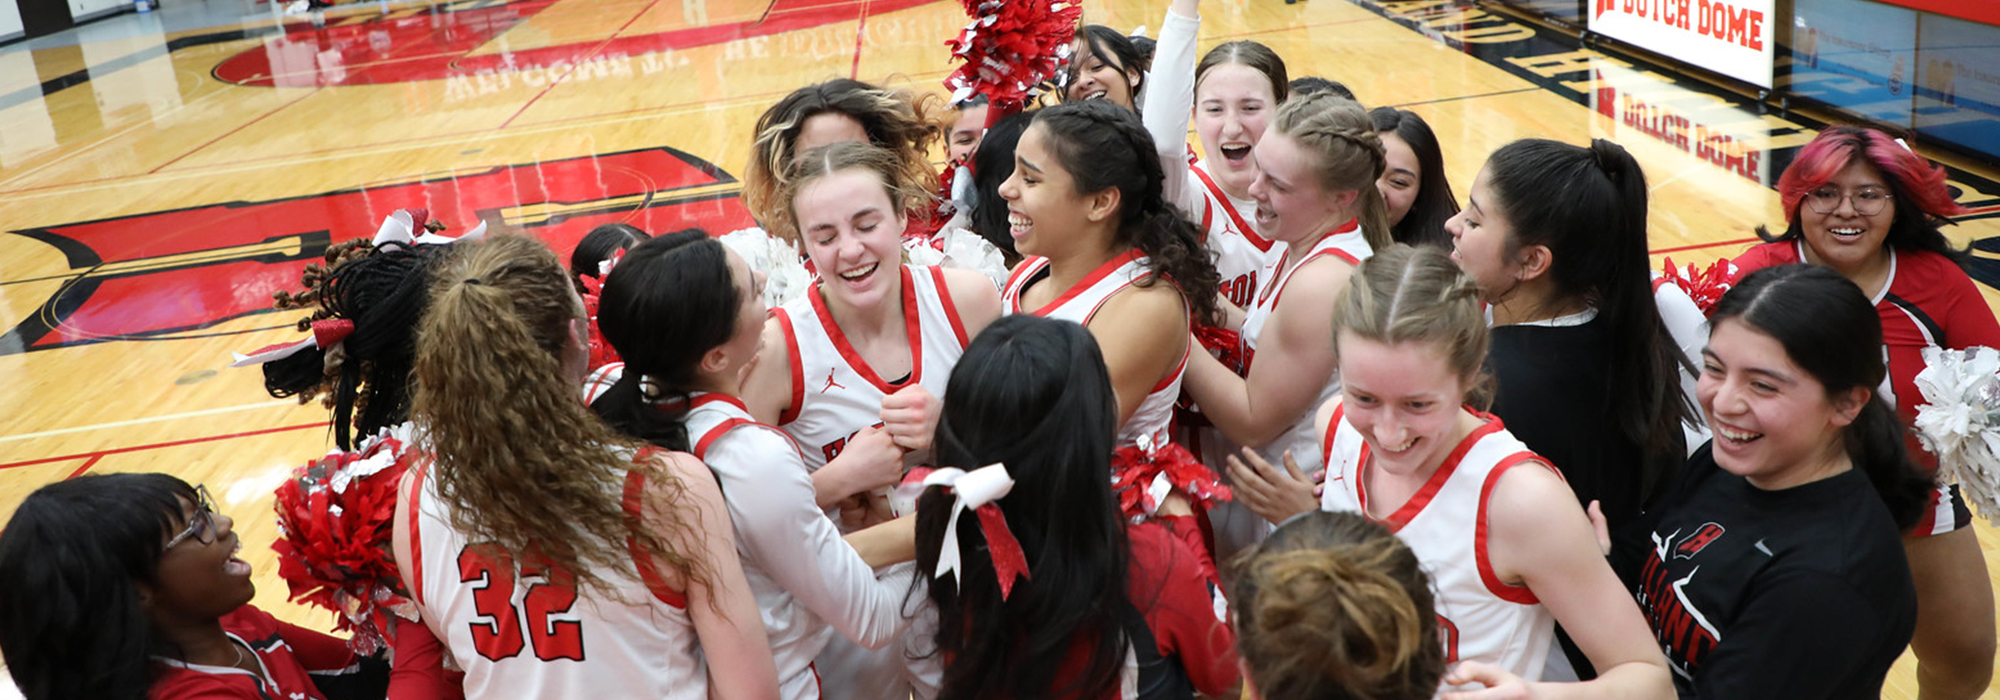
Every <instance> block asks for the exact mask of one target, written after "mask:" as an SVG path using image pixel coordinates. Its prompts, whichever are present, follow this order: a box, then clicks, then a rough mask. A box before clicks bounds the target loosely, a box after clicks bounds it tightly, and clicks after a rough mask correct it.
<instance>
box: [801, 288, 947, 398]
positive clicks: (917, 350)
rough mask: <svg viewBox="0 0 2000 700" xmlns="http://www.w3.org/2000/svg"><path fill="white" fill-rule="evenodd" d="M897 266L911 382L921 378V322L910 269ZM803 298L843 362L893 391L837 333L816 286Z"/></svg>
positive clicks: (885, 389)
mask: <svg viewBox="0 0 2000 700" xmlns="http://www.w3.org/2000/svg"><path fill="white" fill-rule="evenodd" d="M900 269H901V270H902V273H903V326H904V334H905V335H907V336H908V338H909V343H910V378H909V380H908V382H906V383H908V384H915V383H918V382H921V381H923V378H924V341H923V333H922V332H921V330H920V329H921V328H922V326H923V324H922V323H920V322H919V321H918V317H917V289H916V283H915V282H914V281H913V280H911V279H910V268H909V266H907V265H906V266H903V267H901V268H900ZM806 297H807V298H809V299H811V300H812V307H813V314H814V315H815V316H817V317H818V318H819V323H820V326H821V327H822V328H824V329H826V337H828V338H830V339H832V340H833V349H834V350H837V351H839V352H840V357H841V359H844V360H846V361H847V367H848V369H852V370H854V373H855V374H858V375H861V379H862V380H863V381H866V382H868V383H869V384H873V385H875V388H877V389H880V390H882V393H884V394H894V393H896V389H897V386H896V385H894V384H890V383H888V382H885V381H882V377H881V375H878V374H876V373H875V368H874V367H870V366H868V360H866V359H864V358H862V357H861V353H859V352H856V351H855V350H854V344H852V343H849V342H847V334H845V333H842V332H840V324H839V323H837V322H835V321H834V320H833V312H832V311H829V310H827V308H826V298H825V297H824V296H822V295H821V294H820V292H819V286H818V285H813V287H812V288H811V289H808V290H806ZM793 347H797V344H796V343H794V344H793Z"/></svg>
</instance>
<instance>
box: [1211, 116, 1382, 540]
mask: <svg viewBox="0 0 2000 700" xmlns="http://www.w3.org/2000/svg"><path fill="white" fill-rule="evenodd" d="M1255 151H1256V156H1257V164H1258V168H1259V170H1258V175H1257V179H1256V180H1255V181H1254V182H1252V183H1251V184H1250V193H1251V195H1252V196H1254V197H1256V198H1257V212H1258V216H1257V218H1258V219H1259V220H1260V221H1263V222H1265V225H1264V233H1265V234H1266V235H1269V236H1270V237H1271V239H1272V240H1273V241H1275V242H1278V243H1280V244H1283V245H1284V249H1283V250H1282V251H1280V252H1279V254H1278V255H1277V256H1276V257H1275V258H1274V259H1273V260H1272V262H1271V263H1270V265H1269V267H1268V268H1267V270H1268V273H1267V274H1265V275H1264V276H1263V278H1264V283H1263V285H1262V287H1263V288H1262V289H1261V290H1259V291H1258V293H1257V296H1256V299H1255V303H1254V304H1253V305H1252V306H1251V307H1250V308H1249V309H1247V310H1246V312H1245V314H1244V318H1243V328H1242V341H1241V342H1242V355H1243V357H1244V358H1245V364H1247V365H1248V372H1247V373H1246V375H1245V376H1241V377H1239V376H1237V375H1236V373H1235V372H1232V371H1230V369H1229V368H1228V367H1225V366H1223V364H1222V363H1221V362H1218V361H1216V359H1215V358H1213V357H1210V356H1208V354H1207V353H1196V354H1195V355H1194V356H1193V357H1192V358H1191V359H1190V360H1189V362H1188V380H1187V390H1188V395H1189V396H1192V397H1194V401H1195V403H1196V404H1197V405H1199V406H1200V407H1201V412H1202V415H1204V416H1206V417H1207V418H1208V420H1209V421H1210V422H1212V423H1214V424H1215V427H1216V428H1217V429H1218V430H1220V431H1221V432H1222V434H1223V436H1224V437H1226V438H1228V440H1229V441H1230V442H1234V443H1236V444H1239V445H1243V446H1245V447H1246V448H1250V449H1249V450H1245V453H1246V454H1247V453H1249V452H1250V451H1251V450H1254V451H1255V452H1256V453H1257V454H1258V455H1259V456H1261V459H1251V460H1250V462H1249V464H1247V465H1246V464H1243V463H1240V462H1236V461H1235V460H1236V458H1235V457H1234V456H1231V457H1229V459H1230V460H1231V461H1232V469H1231V471H1232V474H1231V475H1232V478H1233V479H1234V481H1235V482H1237V483H1246V484H1247V485H1248V488H1239V489H1238V491H1241V492H1242V494H1241V501H1240V502H1241V503H1242V505H1243V506H1244V507H1246V508H1250V509H1252V511H1254V510H1255V509H1257V508H1264V509H1265V512H1267V513H1268V514H1270V515H1272V516H1278V515H1279V513H1283V514H1284V515H1289V514H1290V513H1291V512H1294V511H1296V510H1298V507H1299V506H1303V505H1309V504H1310V500H1303V501H1299V502H1296V503H1294V504H1292V506H1291V507H1290V508H1281V509H1276V510H1272V509H1271V504H1269V503H1268V502H1267V501H1268V500H1269V499H1268V495H1267V494H1266V493H1265V492H1264V491H1261V490H1259V489H1258V487H1259V486H1260V485H1262V484H1264V483H1265V482H1266V481H1267V480H1268V478H1269V477H1265V476H1260V475H1257V474H1255V473H1253V472H1252V470H1253V469H1255V468H1256V466H1257V465H1259V464H1287V462H1288V461H1295V463H1296V464H1304V465H1316V464H1319V463H1320V461H1321V459H1320V452H1319V445H1318V444H1317V442H1316V441H1315V440H1314V436H1313V428H1312V417H1313V411H1314V409H1316V408H1318V407H1319V406H1320V405H1321V404H1324V403H1326V402H1327V401H1329V400H1331V399H1332V398H1333V397H1334V396H1335V395H1336V394H1339V393H1340V375H1339V373H1337V372H1336V371H1335V367H1334V359H1333V350H1332V348H1331V347H1329V346H1328V344H1327V339H1328V338H1331V337H1333V321H1332V318H1333V307H1334V303H1335V301H1336V300H1338V299H1339V298H1340V293H1341V290H1342V289H1344V288H1345V287H1346V286H1347V278H1348V276H1349V275H1351V274H1352V273H1353V271H1354V266H1356V265H1359V264H1361V261H1363V260H1366V259H1367V258H1368V256H1369V255H1370V254H1371V252H1372V251H1373V250H1375V248H1376V247H1377V246H1380V245H1384V244H1386V243H1388V236H1389V228H1388V224H1387V223H1386V214H1385V210H1384V207H1383V204H1382V193H1381V191H1380V190H1377V189H1376V188H1375V180H1376V178H1378V177H1380V176H1381V174H1382V169H1383V165H1384V160H1383V155H1382V139H1381V137H1379V136H1377V135H1376V133H1375V123H1374V121H1372V120H1371V119H1369V117H1368V112H1367V111H1365V110H1363V109H1362V107H1361V105H1358V104H1355V103H1354V102H1352V101H1350V100H1347V99H1344V98H1341V97H1339V96H1336V95H1333V94H1330V93H1318V94H1312V95H1304V96H1300V97H1294V98H1292V99H1291V100H1289V101H1287V102H1285V104H1284V106H1282V107H1280V108H1278V114H1277V116H1276V117H1275V118H1274V119H1273V120H1272V124H1271V128H1270V130H1269V131H1266V132H1265V134H1264V138H1263V139H1262V140H1260V141H1258V143H1257V146H1256V149H1255ZM1287 469H1288V470H1290V471H1294V472H1295V471H1296V469H1297V468H1296V466H1292V465H1289V464H1288V465H1287ZM1308 499H1309V494H1308ZM1250 515H1251V512H1246V511H1242V510H1237V509H1235V508H1233V507H1232V508H1230V509H1227V510H1224V511H1223V512H1222V513H1221V514H1219V516H1220V517H1218V518H1217V520H1219V521H1221V523H1220V524H1219V525H1218V527H1217V528H1216V530H1217V537H1218V540H1219V541H1218V549H1219V550H1220V551H1222V552H1224V553H1225V554H1224V556H1227V552H1230V551H1234V550H1235V549H1237V548H1240V547H1242V546H1244V545H1247V544H1250V543H1251V542H1254V541H1256V540H1257V539H1261V536H1262V535H1263V534H1264V533H1265V532H1268V531H1269V529H1268V524H1267V523H1259V522H1256V520H1255V519H1254V518H1252V517H1248V516H1250ZM1281 519H1283V518H1282V517H1273V518H1270V519H1269V521H1270V523H1275V522H1277V521H1278V520H1281Z"/></svg>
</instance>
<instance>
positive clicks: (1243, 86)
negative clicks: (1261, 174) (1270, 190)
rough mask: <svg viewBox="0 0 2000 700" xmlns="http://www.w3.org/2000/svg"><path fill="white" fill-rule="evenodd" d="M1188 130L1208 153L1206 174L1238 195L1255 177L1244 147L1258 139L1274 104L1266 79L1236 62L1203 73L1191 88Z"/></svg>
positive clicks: (1255, 142)
mask: <svg viewBox="0 0 2000 700" xmlns="http://www.w3.org/2000/svg"><path fill="white" fill-rule="evenodd" d="M1194 91H1195V94H1194V99H1195V105H1194V129H1195V133H1197V134H1199V135H1200V136H1201V148H1202V152H1203V153H1206V154H1208V159H1207V165H1206V167H1207V168H1208V173H1209V174H1210V175H1213V176H1214V177H1215V180H1216V184H1218V185H1221V186H1222V189H1223V190H1224V191H1226V192H1229V193H1231V194H1234V195H1236V196H1242V195H1243V194H1244V193H1246V192H1248V191H1249V190H1250V183H1251V182H1252V181H1254V180H1256V179H1257V161H1256V160H1255V159H1253V158H1252V157H1251V154H1250V149H1251V148H1252V147H1254V146H1256V145H1257V142H1258V141H1259V140H1260V139H1262V138H1263V137H1264V125H1265V121H1266V119H1267V118H1268V117H1269V115H1270V112H1271V110H1272V109H1274V108H1275V107H1276V106H1277V102H1278V100H1277V98H1276V97H1274V96H1273V95H1274V94H1275V93H1274V92H1273V91H1272V90H1271V79H1270V78H1269V77H1266V76H1265V75H1264V73H1263V72H1261V71H1259V70H1257V69H1255V68H1251V67H1250V66H1246V65H1243V64H1241V63H1227V64H1223V65H1220V66H1216V67H1214V68H1211V69H1209V71H1208V73H1207V74H1205V75H1203V76H1202V78H1201V82H1200V83H1199V84H1197V85H1195V88H1194Z"/></svg>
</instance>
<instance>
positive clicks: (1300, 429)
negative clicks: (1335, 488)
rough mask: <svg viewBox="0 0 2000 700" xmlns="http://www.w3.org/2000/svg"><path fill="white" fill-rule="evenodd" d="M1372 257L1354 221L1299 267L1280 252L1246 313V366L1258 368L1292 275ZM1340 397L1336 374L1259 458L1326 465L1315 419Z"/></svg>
mask: <svg viewBox="0 0 2000 700" xmlns="http://www.w3.org/2000/svg"><path fill="white" fill-rule="evenodd" d="M1373 254H1374V250H1373V249H1372V248H1370V247H1369V246H1368V239H1366V238H1364V237H1363V236H1362V235H1361V228H1360V226H1359V225H1358V224H1357V223H1356V222H1353V221H1349V222H1347V224H1346V225H1345V226H1342V227H1340V228H1338V229H1335V230H1334V232H1333V233H1329V234H1327V235H1325V236H1322V237H1320V239H1319V242H1318V243H1314V244H1313V247H1312V249H1311V250H1309V251H1307V252H1306V255H1305V257H1303V258H1301V259H1299V261H1298V263H1297V264H1292V262H1291V259H1290V257H1291V250H1290V249H1289V248H1281V249H1280V253H1279V254H1278V256H1277V258H1276V259H1275V260H1273V261H1271V265H1270V267H1269V268H1267V274H1266V275H1265V277H1264V279H1265V280H1267V282H1266V284H1265V285H1264V288H1263V289H1262V290H1260V291H1259V292H1258V293H1257V303H1256V304H1255V305H1253V306H1251V307H1249V308H1247V309H1245V310H1244V314H1243V334H1242V337H1243V357H1244V358H1245V359H1246V364H1249V365H1251V366H1254V365H1255V362H1256V359H1257V337H1258V336H1259V335H1262V334H1263V332H1264V324H1265V323H1267V322H1269V321H1270V319H1271V312H1272V311H1274V310H1276V309H1277V308H1278V300H1279V299H1282V298H1284V295H1285V284H1286V283H1288V282H1290V281H1291V280H1292V275H1293V274H1294V273H1296V272H1298V270H1299V268H1301V267H1304V266H1305V264H1306V263H1309V262H1312V261H1313V260H1317V259H1319V258H1322V257H1334V258H1339V259H1341V260H1344V261H1346V262H1347V264H1349V265H1357V266H1358V265H1360V264H1361V261H1362V260H1366V259H1368V256H1370V255H1373ZM1339 393H1340V372H1339V371H1338V370H1336V371H1334V373H1333V374H1332V375H1331V376H1329V377H1327V380H1326V385H1325V386H1323V387H1320V390H1319V397H1318V398H1316V399H1313V402H1312V407H1311V408H1308V409H1306V411H1305V413H1304V414H1302V415H1300V416H1299V420H1298V421H1297V422H1295V423H1293V424H1292V427H1289V428H1286V429H1285V432H1283V433H1279V434H1278V437H1276V438H1273V439H1272V440H1271V442H1270V444H1267V445H1265V446H1263V447H1262V448H1259V449H1258V450H1257V454H1259V455H1261V456H1262V457H1263V458H1264V461H1266V462H1270V463H1272V464H1283V463H1284V462H1283V461H1281V460H1282V459H1283V458H1284V455H1285V451H1286V450H1290V451H1291V453H1292V458H1293V459H1296V460H1298V463H1299V464H1301V465H1308V464H1319V463H1321V462H1322V461H1324V457H1323V456H1322V455H1321V454H1320V446H1319V440H1317V439H1315V437H1314V433H1316V432H1318V426H1317V425H1316V424H1315V423H1314V419H1315V418H1316V417H1317V414H1318V412H1319V407H1320V406H1323V405H1326V402H1327V401H1330V400H1332V399H1333V397H1334V395H1336V394H1339Z"/></svg>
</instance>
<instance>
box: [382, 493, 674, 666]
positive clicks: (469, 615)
mask: <svg viewBox="0 0 2000 700" xmlns="http://www.w3.org/2000/svg"><path fill="white" fill-rule="evenodd" d="M642 456H643V455H642ZM428 471H429V465H428V464H425V465H424V466H420V467H418V468H417V470H416V477H415V478H416V488H415V489H414V493H416V494H417V495H416V501H415V502H414V503H411V504H410V508H409V513H410V520H411V521H412V522H411V523H410V527H409V533H410V558H411V559H413V560H415V561H416V562H417V566H416V569H417V571H416V576H414V577H412V578H411V580H410V581H409V584H410V586H411V587H412V588H413V589H415V593H416V602H417V605H418V606H419V607H420V608H421V609H422V610H423V619H424V623H425V624H426V625H428V626H429V627H430V628H431V631H432V632H433V633H435V634H437V636H438V638H439V639H442V640H444V645H445V648H446V650H447V651H448V653H450V654H451V655H452V658H453V659H454V660H455V661H456V662H457V663H458V666H459V667H460V668H463V669H465V697H466V698H467V699H468V700H483V699H485V698H518V697H552V698H553V697H565V698H566V697H659V698H689V699H691V700H692V699H698V698H706V697H708V688H707V685H708V670H707V668H706V664H705V663H704V661H703V659H702V657H701V649H700V646H699V644H698V643H697V640H696V637H695V632H694V626H693V623H692V621H691V620H690V619H689V617H688V612H687V600H686V598H685V596H684V595H683V594H682V593H681V592H679V591H675V590H673V589H671V588H668V587H667V586H666V585H665V584H664V582H661V581H659V580H658V579H657V577H656V575H655V574H654V573H653V570H652V568H651V567H652V564H651V563H650V562H651V559H650V557H649V556H648V555H647V554H646V552H645V551H644V550H641V549H637V548H633V549H632V550H631V553H632V558H633V562H634V565H635V567H636V568H635V569H633V570H629V571H600V572H598V575H599V576H600V577H601V578H604V579H605V580H606V581H607V582H608V583H609V584H610V585H612V586H613V587H615V588H616V590H617V593H618V594H619V595H618V597H615V598H614V597H612V596H609V595H605V594H603V593H598V592H594V591H590V590H588V589H582V590H580V589H576V588H570V587H560V586H556V585H553V584H552V582H551V579H550V575H549V572H548V571H547V570H546V569H545V567H543V566H542V565H540V564H538V563H536V562H534V561H523V560H519V559H516V558H515V557H514V556H512V554H513V553H509V552H502V551H497V550H495V549H494V548H492V547H490V546H482V545H479V544H476V543H472V542H469V541H468V540H467V539H466V537H465V535H464V534H463V533H460V532H459V531H458V530H457V529H455V528H453V527H452V526H451V513H450V509H451V505H450V504H448V503H446V502H445V501H444V500H442V499H441V498H439V497H438V491H437V482H436V480H435V479H430V478H427V472H428ZM644 495H645V477H644V476H643V475H642V474H641V473H639V472H627V473H626V474H625V478H624V487H623V497H624V503H625V510H626V512H627V513H628V514H630V515H631V516H632V517H634V518H637V517H639V513H640V510H641V508H642V507H643V506H642V505H641V503H642V500H641V499H643V498H644Z"/></svg>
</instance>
